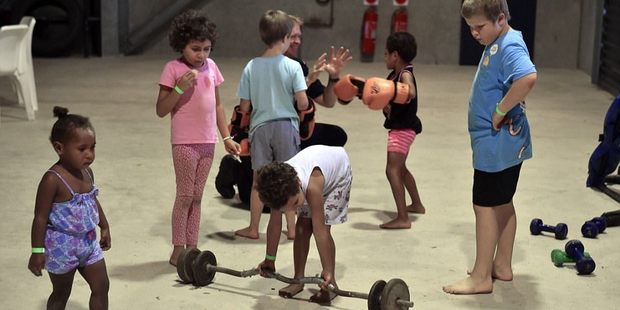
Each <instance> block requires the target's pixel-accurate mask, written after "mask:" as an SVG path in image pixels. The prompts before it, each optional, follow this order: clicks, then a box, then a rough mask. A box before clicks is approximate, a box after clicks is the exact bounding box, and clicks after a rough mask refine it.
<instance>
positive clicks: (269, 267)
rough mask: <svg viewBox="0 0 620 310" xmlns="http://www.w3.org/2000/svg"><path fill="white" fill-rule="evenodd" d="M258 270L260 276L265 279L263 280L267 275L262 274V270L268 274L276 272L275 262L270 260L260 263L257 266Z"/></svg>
mask: <svg viewBox="0 0 620 310" xmlns="http://www.w3.org/2000/svg"><path fill="white" fill-rule="evenodd" d="M258 269H259V270H260V275H261V276H263V277H265V278H269V275H268V274H267V273H265V272H263V270H265V271H268V272H272V273H273V272H276V262H274V261H272V260H267V259H266V260H264V261H263V262H262V263H260V264H259V265H258Z"/></svg>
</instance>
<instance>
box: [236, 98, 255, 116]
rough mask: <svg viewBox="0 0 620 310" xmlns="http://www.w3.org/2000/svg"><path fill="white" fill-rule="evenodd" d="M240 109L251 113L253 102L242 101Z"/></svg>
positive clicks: (240, 101)
mask: <svg viewBox="0 0 620 310" xmlns="http://www.w3.org/2000/svg"><path fill="white" fill-rule="evenodd" d="M239 108H240V109H241V112H245V113H250V111H251V110H252V101H250V100H248V99H240V100H239Z"/></svg>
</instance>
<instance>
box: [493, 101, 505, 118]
mask: <svg viewBox="0 0 620 310" xmlns="http://www.w3.org/2000/svg"><path fill="white" fill-rule="evenodd" d="M495 113H497V115H499V116H506V112H502V110H500V109H499V103H498V104H497V105H496V106H495Z"/></svg>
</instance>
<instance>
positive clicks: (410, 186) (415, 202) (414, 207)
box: [404, 165, 426, 214]
mask: <svg viewBox="0 0 620 310" xmlns="http://www.w3.org/2000/svg"><path fill="white" fill-rule="evenodd" d="M404 168H405V177H404V181H405V188H406V189H407V192H409V196H410V197H411V204H410V205H408V206H407V212H411V213H418V214H424V213H426V208H424V205H423V204H422V200H421V199H420V193H418V186H417V185H416V183H415V178H414V177H413V174H411V172H410V171H409V169H407V166H406V165H405V166H404Z"/></svg>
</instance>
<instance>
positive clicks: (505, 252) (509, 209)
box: [493, 201, 517, 281]
mask: <svg viewBox="0 0 620 310" xmlns="http://www.w3.org/2000/svg"><path fill="white" fill-rule="evenodd" d="M495 212H496V216H497V222H498V224H499V241H498V242H497V251H496V252H495V259H494V260H493V277H494V278H495V279H498V280H502V281H512V250H513V247H514V243H515V234H516V232H517V215H516V213H515V208H514V205H513V203H512V201H511V202H510V203H508V204H505V205H503V206H500V207H496V208H495Z"/></svg>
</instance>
